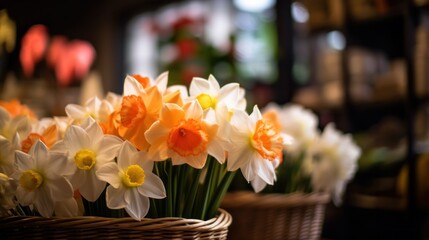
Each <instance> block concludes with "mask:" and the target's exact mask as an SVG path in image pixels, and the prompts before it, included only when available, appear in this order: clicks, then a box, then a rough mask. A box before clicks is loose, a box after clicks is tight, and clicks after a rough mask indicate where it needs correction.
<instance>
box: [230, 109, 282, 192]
mask: <svg viewBox="0 0 429 240" xmlns="http://www.w3.org/2000/svg"><path fill="white" fill-rule="evenodd" d="M231 125H232V126H233V128H232V129H231V130H232V132H231V133H230V135H231V142H232V143H233V144H232V148H231V149H230V151H229V152H228V160H227V164H228V165H227V167H228V170H229V171H236V170H237V169H241V172H242V173H243V176H244V178H245V179H246V180H247V181H249V182H250V181H253V180H255V179H256V178H261V179H262V180H263V181H264V182H266V183H267V184H270V185H272V184H273V183H274V180H275V179H276V174H275V164H273V161H279V160H280V158H281V157H282V150H283V139H282V137H281V135H280V134H279V133H278V132H277V131H276V130H275V128H274V126H273V125H272V124H270V123H269V122H268V121H266V120H264V119H263V118H262V115H261V113H260V111H259V109H258V107H257V106H255V107H254V108H253V112H252V113H251V114H250V115H248V114H247V113H246V112H245V111H242V110H237V111H236V112H234V115H233V116H232V118H231Z"/></svg>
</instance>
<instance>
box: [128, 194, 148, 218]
mask: <svg viewBox="0 0 429 240" xmlns="http://www.w3.org/2000/svg"><path fill="white" fill-rule="evenodd" d="M128 192H129V196H130V200H131V201H130V203H129V204H128V205H127V206H126V207H125V210H126V211H127V213H128V214H129V215H130V216H131V217H132V218H134V219H136V220H141V219H142V218H144V217H145V216H146V214H147V213H148V212H149V205H150V203H149V198H147V197H145V196H142V195H140V194H139V193H138V191H137V189H133V190H132V191H128Z"/></svg>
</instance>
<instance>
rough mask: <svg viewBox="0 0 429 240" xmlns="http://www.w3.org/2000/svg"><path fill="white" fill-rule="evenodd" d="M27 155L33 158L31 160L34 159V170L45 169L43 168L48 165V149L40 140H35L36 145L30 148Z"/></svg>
mask: <svg viewBox="0 0 429 240" xmlns="http://www.w3.org/2000/svg"><path fill="white" fill-rule="evenodd" d="M28 154H29V155H31V156H33V158H34V159H35V161H36V168H45V166H47V165H48V164H50V163H49V157H48V156H49V154H48V148H47V147H46V145H45V144H44V143H43V142H42V141H40V140H37V141H36V143H34V145H33V146H32V147H31V148H30V151H29V152H28Z"/></svg>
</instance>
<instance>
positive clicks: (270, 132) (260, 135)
mask: <svg viewBox="0 0 429 240" xmlns="http://www.w3.org/2000/svg"><path fill="white" fill-rule="evenodd" d="M252 145H253V147H254V148H255V149H256V151H257V152H258V153H259V154H260V155H261V156H262V157H263V158H265V159H268V160H274V159H276V158H277V157H280V156H281V154H282V149H283V147H282V146H283V139H282V137H281V136H280V135H279V134H278V132H277V131H276V130H275V128H274V126H273V125H272V124H270V123H268V122H267V121H265V120H259V121H258V122H257V123H256V128H255V133H254V134H253V136H252Z"/></svg>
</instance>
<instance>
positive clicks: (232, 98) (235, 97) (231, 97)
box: [218, 83, 240, 105]
mask: <svg viewBox="0 0 429 240" xmlns="http://www.w3.org/2000/svg"><path fill="white" fill-rule="evenodd" d="M239 91H240V85H239V84H238V83H228V84H226V85H225V86H223V87H222V88H221V89H220V90H219V92H218V101H219V102H222V103H225V104H227V105H228V104H232V105H236V104H237V103H238V101H239V93H240V92H239Z"/></svg>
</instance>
